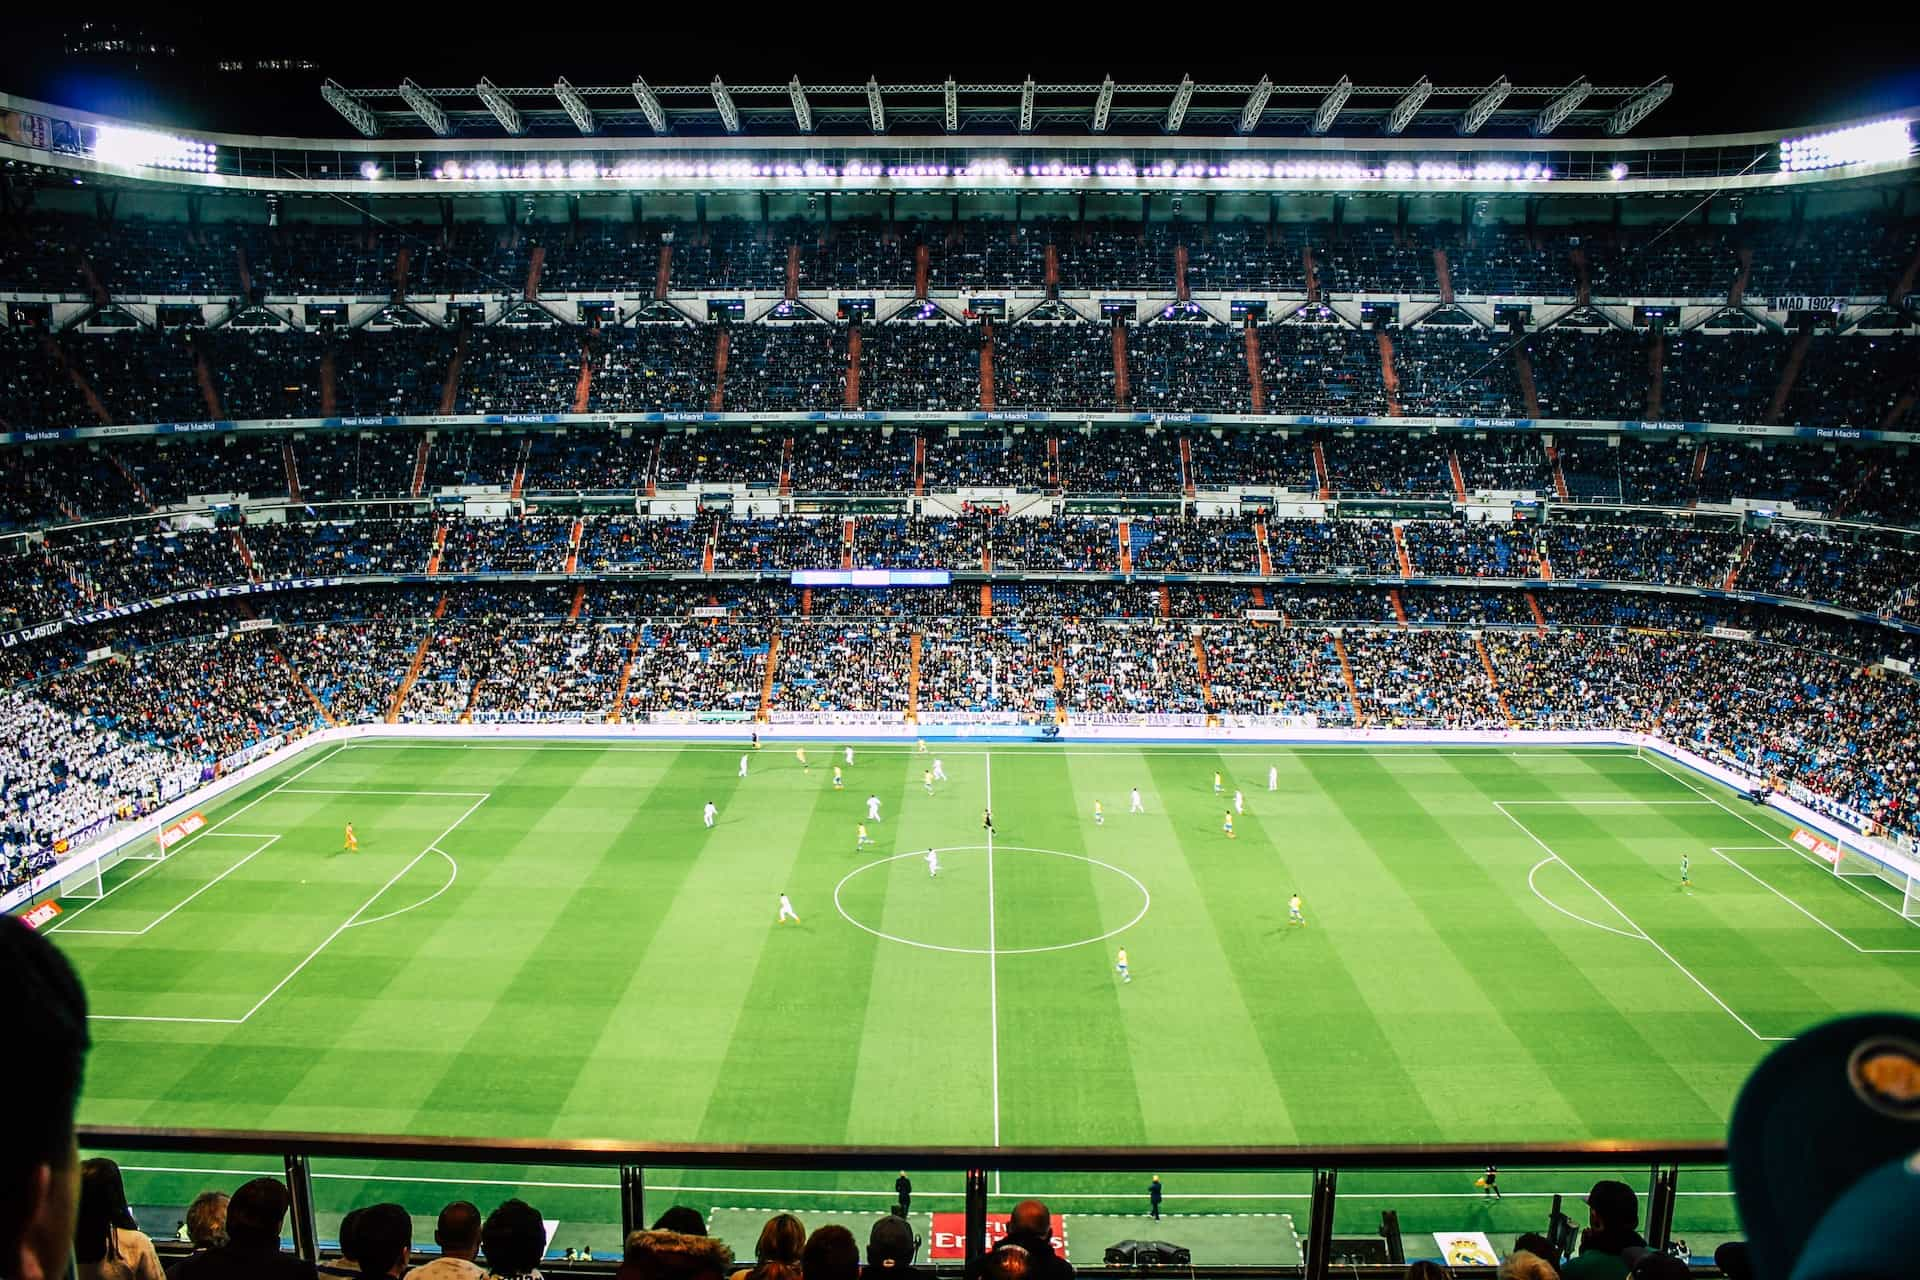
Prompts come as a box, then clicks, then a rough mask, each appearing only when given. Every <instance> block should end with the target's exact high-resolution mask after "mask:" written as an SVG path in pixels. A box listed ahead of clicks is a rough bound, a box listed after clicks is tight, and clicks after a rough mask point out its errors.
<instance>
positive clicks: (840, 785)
mask: <svg viewBox="0 0 1920 1280" xmlns="http://www.w3.org/2000/svg"><path fill="white" fill-rule="evenodd" d="M846 786H847V784H846V782H845V781H844V780H843V779H842V778H841V777H840V766H839V765H835V766H833V789H834V790H835V791H844V790H846Z"/></svg>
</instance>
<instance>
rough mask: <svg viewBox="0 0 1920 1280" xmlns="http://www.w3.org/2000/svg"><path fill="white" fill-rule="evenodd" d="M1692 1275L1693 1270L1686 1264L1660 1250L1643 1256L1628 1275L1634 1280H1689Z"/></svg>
mask: <svg viewBox="0 0 1920 1280" xmlns="http://www.w3.org/2000/svg"><path fill="white" fill-rule="evenodd" d="M1692 1274H1693V1268H1691V1267H1689V1266H1688V1265H1687V1264H1686V1263H1685V1262H1682V1261H1681V1260H1680V1259H1679V1258H1676V1257H1674V1256H1673V1255H1672V1254H1670V1253H1661V1252H1659V1251H1658V1250H1656V1251H1654V1252H1652V1253H1646V1254H1642V1255H1641V1256H1640V1260H1639V1261H1638V1262H1635V1263H1634V1264H1633V1270H1632V1271H1629V1272H1628V1273H1627V1275H1628V1276H1630V1277H1631V1278H1632V1280H1687V1278H1688V1277H1689V1276H1691V1275H1692Z"/></svg>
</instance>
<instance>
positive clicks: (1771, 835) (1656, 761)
mask: <svg viewBox="0 0 1920 1280" xmlns="http://www.w3.org/2000/svg"><path fill="white" fill-rule="evenodd" d="M1648 763H1649V764H1651V765H1652V766H1653V767H1654V768H1656V769H1658V770H1659V771H1660V772H1661V773H1664V774H1666V775H1667V776H1668V777H1669V778H1672V779H1673V780H1674V781H1675V782H1677V783H1679V784H1680V785H1681V786H1683V787H1685V788H1686V789H1687V790H1689V791H1691V792H1694V793H1695V794H1696V795H1700V796H1703V797H1705V798H1706V799H1707V800H1708V801H1709V802H1711V803H1713V804H1715V805H1718V806H1719V807H1720V808H1722V809H1724V810H1726V811H1727V812H1728V813H1730V814H1732V815H1733V816H1734V817H1736V818H1738V819H1740V821H1742V822H1744V823H1746V824H1747V825H1748V826H1750V827H1752V828H1753V829H1754V830H1755V831H1758V832H1759V833H1760V834H1761V835H1763V836H1765V837H1766V838H1767V839H1769V840H1771V841H1773V842H1774V844H1776V845H1779V846H1780V847H1781V848H1783V849H1790V850H1792V851H1793V852H1794V853H1796V854H1798V855H1799V856H1800V857H1802V858H1805V859H1806V860H1807V861H1808V862H1811V863H1812V864H1813V865H1814V866H1816V867H1819V868H1820V869H1821V870H1823V871H1825V872H1827V873H1828V874H1830V875H1832V876H1833V878H1834V879H1836V880H1839V881H1841V882H1842V883H1843V884H1845V885H1846V886H1847V887H1848V888H1849V889H1852V890H1853V891H1854V892H1855V893H1857V894H1859V895H1860V896H1861V897H1863V898H1865V899H1866V900H1867V901H1868V902H1872V903H1877V904H1878V905H1879V906H1881V907H1882V908H1884V909H1885V910H1887V911H1891V912H1892V913H1893V914H1894V915H1895V916H1898V917H1899V918H1900V919H1902V920H1905V921H1906V922H1907V923H1908V924H1910V925H1912V926H1913V927H1914V928H1916V929H1920V920H1915V919H1911V918H1910V917H1907V916H1904V915H1901V914H1900V908H1898V907H1896V906H1893V905H1892V904H1890V903H1887V902H1884V901H1882V900H1881V899H1879V898H1877V897H1875V896H1874V895H1873V894H1871V893H1869V892H1868V891H1867V890H1865V889H1862V888H1861V887H1860V886H1859V885H1857V884H1855V883H1853V878H1852V877H1851V876H1843V875H1840V874H1838V873H1837V872H1835V871H1834V869H1833V864H1832V863H1829V862H1823V861H1821V860H1820V859H1818V858H1815V857H1814V856H1813V855H1812V854H1810V853H1808V852H1807V851H1806V850H1805V849H1802V848H1801V847H1800V846H1799V845H1797V844H1794V843H1793V842H1792V841H1791V840H1784V839H1782V838H1781V837H1780V833H1779V832H1777V831H1769V830H1767V828H1765V827H1763V826H1761V825H1760V824H1759V823H1757V822H1755V821H1754V820H1753V819H1752V818H1749V817H1748V816H1747V815H1746V814H1744V813H1742V812H1740V811H1739V810H1738V809H1735V808H1733V807H1732V806H1731V805H1729V804H1727V803H1726V802H1724V801H1722V800H1721V799H1720V798H1719V797H1718V796H1715V795H1714V794H1713V793H1712V792H1710V791H1703V790H1701V789H1700V788H1699V787H1697V786H1695V785H1694V784H1693V781H1692V780H1691V779H1689V778H1686V777H1683V776H1682V775H1680V774H1677V773H1675V772H1673V771H1672V770H1671V769H1669V768H1667V767H1666V765H1665V764H1663V763H1661V759H1660V757H1658V756H1656V757H1653V758H1652V759H1650V760H1649V761H1648Z"/></svg>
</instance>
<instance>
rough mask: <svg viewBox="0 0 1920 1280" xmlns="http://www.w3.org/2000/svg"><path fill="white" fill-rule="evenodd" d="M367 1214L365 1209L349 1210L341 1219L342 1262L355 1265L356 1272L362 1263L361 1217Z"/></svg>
mask: <svg viewBox="0 0 1920 1280" xmlns="http://www.w3.org/2000/svg"><path fill="white" fill-rule="evenodd" d="M365 1212H366V1210H365V1209H364V1208H362V1209H349V1210H347V1212H346V1215H345V1216H344V1217H342V1218H341V1219H340V1261H342V1262H351V1263H353V1264H355V1265H354V1269H355V1270H358V1269H359V1261H360V1215H361V1214H363V1213H365Z"/></svg>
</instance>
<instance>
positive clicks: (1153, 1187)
mask: <svg viewBox="0 0 1920 1280" xmlns="http://www.w3.org/2000/svg"><path fill="white" fill-rule="evenodd" d="M1160 1195H1161V1192H1160V1175H1159V1174H1157V1173H1156V1174H1154V1175H1153V1181H1152V1182H1149V1183H1148V1184H1147V1204H1148V1206H1149V1207H1150V1208H1151V1209H1152V1210H1153V1220H1154V1221H1155V1222H1158V1221H1160Z"/></svg>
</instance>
